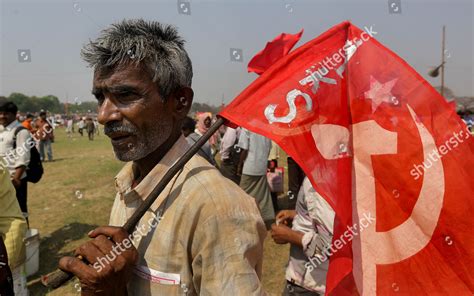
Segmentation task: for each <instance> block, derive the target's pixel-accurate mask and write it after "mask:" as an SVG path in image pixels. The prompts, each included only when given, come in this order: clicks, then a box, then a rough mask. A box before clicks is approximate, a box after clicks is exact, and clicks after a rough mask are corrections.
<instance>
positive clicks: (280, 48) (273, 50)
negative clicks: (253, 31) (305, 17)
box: [247, 30, 303, 75]
mask: <svg viewBox="0 0 474 296" xmlns="http://www.w3.org/2000/svg"><path fill="white" fill-rule="evenodd" d="M301 35H303V30H301V31H300V32H299V33H297V34H294V35H293V34H286V33H281V34H280V35H278V36H277V37H275V39H273V40H272V41H270V42H267V45H266V46H265V48H264V49H263V50H261V51H260V52H258V53H257V54H256V55H255V56H254V57H253V58H252V60H251V61H250V62H249V65H248V67H247V69H248V71H249V73H250V72H255V73H257V74H259V75H260V74H262V73H263V72H265V70H267V69H268V68H270V66H271V65H273V64H274V63H275V62H276V61H278V60H279V59H281V58H282V57H284V56H286V55H287V54H288V53H289V52H290V50H291V49H292V48H293V46H295V44H296V43H298V41H299V40H300V38H301Z"/></svg>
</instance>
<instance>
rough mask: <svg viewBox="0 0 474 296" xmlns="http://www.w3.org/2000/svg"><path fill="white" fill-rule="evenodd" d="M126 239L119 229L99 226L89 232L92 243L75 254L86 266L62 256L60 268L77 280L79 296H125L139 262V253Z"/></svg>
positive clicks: (79, 261)
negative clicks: (82, 259) (79, 285)
mask: <svg viewBox="0 0 474 296" xmlns="http://www.w3.org/2000/svg"><path fill="white" fill-rule="evenodd" d="M128 236H129V234H128V233H127V232H126V231H125V230H124V229H123V228H120V227H111V226H103V227H99V228H97V229H95V230H93V231H91V232H89V237H91V238H93V240H91V241H89V242H87V243H85V244H84V245H82V246H80V247H79V248H77V249H76V251H75V255H76V256H78V255H81V256H82V257H83V258H84V260H85V261H86V262H87V263H88V264H87V263H84V262H83V261H81V260H79V259H78V258H75V257H63V258H61V260H60V261H59V267H60V268H61V269H62V270H64V271H69V272H71V273H73V274H74V275H75V276H77V277H78V278H79V280H80V282H81V291H82V295H118V296H121V295H127V283H128V282H129V280H130V277H131V274H132V270H133V267H134V266H135V264H136V263H137V261H138V252H137V250H136V249H135V247H134V246H133V245H132V244H131V241H130V240H129V238H128ZM106 255H107V257H106Z"/></svg>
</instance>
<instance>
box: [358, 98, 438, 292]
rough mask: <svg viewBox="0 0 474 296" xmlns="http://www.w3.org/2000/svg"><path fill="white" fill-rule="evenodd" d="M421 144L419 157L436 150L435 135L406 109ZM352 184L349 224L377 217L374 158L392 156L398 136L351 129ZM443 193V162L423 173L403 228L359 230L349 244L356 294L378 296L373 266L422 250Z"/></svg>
mask: <svg viewBox="0 0 474 296" xmlns="http://www.w3.org/2000/svg"><path fill="white" fill-rule="evenodd" d="M407 107H408V110H409V111H410V115H411V117H412V119H413V121H414V122H415V124H416V127H417V131H418V133H419V135H420V138H421V142H422V144H423V158H424V161H426V160H427V157H428V154H429V153H430V152H431V151H433V149H436V143H435V141H434V139H433V136H432V135H431V134H430V133H429V131H428V130H427V129H426V127H425V126H424V125H423V123H421V122H417V121H416V114H415V112H414V111H413V109H412V108H411V107H410V106H408V105H407ZM352 130H353V136H354V142H353V143H354V172H355V174H354V178H355V180H354V182H353V184H355V189H356V190H353V194H354V195H355V196H353V198H352V213H353V214H352V222H354V223H357V222H358V221H359V218H360V216H362V215H363V214H364V213H374V214H376V204H375V202H376V198H375V197H376V196H375V177H374V171H373V167H372V158H371V157H372V155H381V154H396V153H397V134H396V133H394V132H391V131H388V130H385V129H383V128H382V127H381V126H380V125H378V124H377V123H376V122H375V121H373V120H369V121H364V122H360V123H357V124H354V125H353V129H352ZM444 192H445V184H444V169H443V163H442V161H441V159H440V160H439V161H437V162H433V166H432V167H431V168H430V169H428V170H426V171H425V175H424V177H423V184H422V187H421V190H420V194H419V197H418V200H417V202H416V204H415V206H414V208H413V211H412V213H411V215H410V217H408V219H407V220H405V221H404V222H403V223H402V224H400V225H398V226H396V227H394V228H392V229H391V230H389V231H384V232H379V231H376V228H375V223H372V224H369V227H368V228H366V229H365V230H364V231H361V232H360V234H359V235H358V236H356V237H355V238H354V241H353V242H352V250H353V254H354V256H353V260H354V261H353V274H354V279H355V282H356V285H357V289H358V290H359V293H360V295H376V292H377V290H376V289H377V274H376V273H377V269H376V268H377V264H394V263H397V262H400V261H402V260H404V259H406V258H408V257H411V256H413V255H415V254H417V253H418V252H420V251H421V250H422V249H423V248H424V247H425V246H426V245H428V243H429V242H430V240H431V237H432V235H433V232H434V230H435V228H436V225H437V224H438V220H439V215H440V213H441V208H442V207H443V198H444Z"/></svg>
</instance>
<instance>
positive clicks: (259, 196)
mask: <svg viewBox="0 0 474 296" xmlns="http://www.w3.org/2000/svg"><path fill="white" fill-rule="evenodd" d="M240 188H242V189H243V190H244V191H245V192H246V193H247V194H248V195H250V196H253V197H254V198H255V201H256V202H257V206H258V208H259V209H260V215H261V216H262V219H263V222H264V223H265V226H266V228H267V230H270V229H271V225H272V224H273V223H275V211H274V210H273V205H272V197H271V195H270V187H269V186H268V182H267V176H266V175H264V176H250V175H245V174H243V175H242V177H241V179H240Z"/></svg>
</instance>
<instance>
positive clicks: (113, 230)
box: [89, 226, 129, 243]
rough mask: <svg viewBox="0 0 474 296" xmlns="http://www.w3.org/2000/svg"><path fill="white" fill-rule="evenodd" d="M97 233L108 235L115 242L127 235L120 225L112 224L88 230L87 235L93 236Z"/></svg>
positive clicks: (97, 234)
mask: <svg viewBox="0 0 474 296" xmlns="http://www.w3.org/2000/svg"><path fill="white" fill-rule="evenodd" d="M99 235H105V236H107V237H110V238H112V240H113V241H114V242H116V243H120V242H122V241H123V240H124V239H126V238H127V237H128V236H129V234H128V233H127V232H126V231H125V229H123V228H122V227H114V226H100V227H98V228H96V229H94V230H92V231H91V232H89V237H91V238H95V237H97V236H99Z"/></svg>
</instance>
